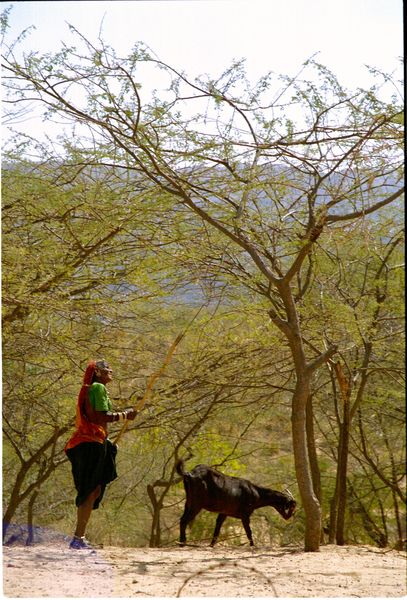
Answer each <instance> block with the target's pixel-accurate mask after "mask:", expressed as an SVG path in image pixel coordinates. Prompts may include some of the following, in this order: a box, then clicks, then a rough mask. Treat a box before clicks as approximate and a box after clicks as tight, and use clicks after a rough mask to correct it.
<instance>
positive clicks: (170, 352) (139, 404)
mask: <svg viewBox="0 0 407 600" xmlns="http://www.w3.org/2000/svg"><path fill="white" fill-rule="evenodd" d="M202 308H203V306H201V308H200V309H199V310H198V312H197V313H196V315H195V316H194V317H193V319H192V320H191V322H190V323H189V324H188V326H187V327H186V329H185V330H184V331H183V332H182V333H179V334H178V335H177V337H176V338H175V340H174V341H173V342H172V344H171V346H170V348H169V350H168V352H167V356H166V357H165V360H164V362H163V364H162V365H161V367H160V368H159V369H158V371H156V372H155V373H153V374H152V375H151V376H150V378H149V380H148V382H147V387H146V391H145V392H144V396H143V397H142V398H140V400H139V401H138V402H137V404H136V406H135V409H136V410H137V411H140V410H142V409H143V408H144V405H145V403H146V400H147V398H148V397H149V395H150V393H151V390H152V389H153V385H154V383H155V382H156V380H157V379H158V378H159V377H160V375H162V374H163V372H164V371H165V369H166V368H167V366H168V364H169V362H170V360H171V358H172V355H173V354H174V352H175V349H176V347H177V346H178V344H179V343H180V341H181V340H182V338H183V337H184V335H185V334H186V332H187V330H188V329H189V327H190V326H191V325H192V323H193V322H194V321H195V319H196V317H197V316H198V315H199V313H200V312H201V310H202ZM128 424H129V419H126V421H125V422H124V423H123V426H122V428H121V430H120V431H119V433H118V434H117V437H116V439H115V440H114V443H115V444H117V443H118V441H119V440H120V438H121V437H122V435H123V434H124V432H125V431H126V429H127V427H128Z"/></svg>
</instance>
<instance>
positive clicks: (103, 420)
mask: <svg viewBox="0 0 407 600" xmlns="http://www.w3.org/2000/svg"><path fill="white" fill-rule="evenodd" d="M110 381H112V369H111V368H110V367H109V365H108V363H107V362H106V361H105V360H97V361H94V360H93V361H91V362H89V364H88V366H87V368H86V371H85V374H84V377H83V384H82V387H81V391H80V392H79V396H78V402H77V406H76V422H75V426H76V430H75V432H74V434H73V435H72V437H71V438H70V440H69V441H68V443H67V444H66V446H65V452H66V454H67V456H68V458H69V460H70V462H71V465H72V475H73V479H74V483H75V488H76V491H77V496H76V501H75V502H76V506H77V522H76V529H75V533H74V536H73V539H72V541H71V543H70V545H69V547H70V548H72V549H74V550H81V549H91V548H92V546H90V544H89V542H88V541H87V540H86V538H85V530H86V526H87V524H88V521H89V518H90V515H91V513H92V510H94V509H97V508H98V507H99V503H100V501H101V500H102V497H103V494H104V491H105V488H106V485H107V484H108V483H110V482H111V481H113V480H114V479H116V477H117V473H116V453H117V447H116V446H115V445H114V444H113V443H112V442H111V441H110V440H109V439H108V437H107V436H108V430H107V423H112V422H114V421H120V420H125V419H131V420H133V419H134V418H135V416H136V414H137V411H136V409H135V408H128V409H126V410H125V411H122V412H113V411H112V403H111V401H110V398H109V394H108V392H107V389H106V385H107V384H108V383H109V382H110Z"/></svg>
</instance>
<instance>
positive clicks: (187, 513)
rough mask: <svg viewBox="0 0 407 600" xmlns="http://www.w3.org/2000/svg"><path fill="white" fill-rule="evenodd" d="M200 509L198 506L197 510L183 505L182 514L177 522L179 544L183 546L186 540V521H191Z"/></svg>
mask: <svg viewBox="0 0 407 600" xmlns="http://www.w3.org/2000/svg"><path fill="white" fill-rule="evenodd" d="M200 510H201V509H200V508H199V509H197V510H194V509H192V508H191V507H190V506H187V505H185V509H184V512H183V515H182V517H181V519H180V522H179V526H180V536H179V543H180V544H181V546H184V545H185V543H186V541H187V538H186V528H187V525H188V523H190V522H191V521H193V520H194V519H195V517H196V515H197V514H198V513H199V512H200Z"/></svg>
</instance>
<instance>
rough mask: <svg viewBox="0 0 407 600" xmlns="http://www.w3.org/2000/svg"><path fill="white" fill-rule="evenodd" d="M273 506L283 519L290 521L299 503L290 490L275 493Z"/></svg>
mask: <svg viewBox="0 0 407 600" xmlns="http://www.w3.org/2000/svg"><path fill="white" fill-rule="evenodd" d="M273 506H274V508H275V509H276V510H277V511H278V512H279V513H280V515H281V516H282V517H283V519H285V520H286V521H288V519H289V518H290V517H291V516H292V515H293V513H294V511H295V508H296V506H297V503H296V501H295V500H294V497H293V495H292V493H291V492H290V490H288V489H286V490H284V492H274V502H273Z"/></svg>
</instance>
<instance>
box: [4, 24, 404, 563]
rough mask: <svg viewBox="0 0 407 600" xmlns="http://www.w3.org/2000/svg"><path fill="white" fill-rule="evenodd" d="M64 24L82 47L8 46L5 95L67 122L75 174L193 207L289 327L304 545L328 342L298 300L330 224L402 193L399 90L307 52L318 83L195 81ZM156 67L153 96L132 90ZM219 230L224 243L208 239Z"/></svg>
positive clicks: (234, 75) (216, 264) (235, 268)
mask: <svg viewBox="0 0 407 600" xmlns="http://www.w3.org/2000/svg"><path fill="white" fill-rule="evenodd" d="M71 30H72V31H73V32H74V34H75V35H76V40H77V44H78V47H68V46H64V47H63V49H62V50H61V52H59V53H58V54H55V55H45V56H42V57H41V56H39V55H38V54H37V53H30V54H29V55H26V56H23V57H21V58H19V59H18V60H17V59H16V58H15V54H14V52H15V51H16V50H15V49H14V48H13V47H11V48H10V49H9V50H8V51H6V53H5V56H4V58H3V69H4V81H5V84H6V86H8V88H9V93H10V102H12V103H13V105H14V106H15V107H17V108H20V107H23V106H24V103H27V101H29V102H31V103H32V102H33V101H34V100H38V101H40V102H41V103H42V104H43V106H44V107H46V108H47V110H48V118H52V115H57V116H58V119H60V118H61V116H64V117H65V119H66V121H67V122H72V123H73V124H74V125H75V127H76V129H75V132H76V136H77V138H76V139H77V142H76V145H77V147H76V148H74V147H73V143H72V138H71V139H70V140H68V139H66V140H65V151H66V153H67V155H69V154H70V153H71V156H72V160H75V158H74V157H75V156H76V160H77V164H78V169H81V168H82V167H83V165H84V164H86V163H87V164H104V165H111V166H112V168H120V169H122V170H123V172H124V171H127V172H129V171H131V172H132V173H133V174H134V178H135V179H137V178H139V179H140V178H146V179H148V180H149V181H150V182H151V186H152V187H156V188H157V193H158V192H159V193H160V194H161V195H163V194H164V195H166V196H167V198H168V199H170V200H171V199H172V204H173V206H172V211H178V210H180V209H181V207H182V208H183V209H185V208H187V209H188V210H190V211H192V213H194V214H195V215H196V216H197V217H198V218H199V220H200V221H201V225H202V228H201V231H202V240H201V242H202V243H203V244H205V246H206V248H207V252H208V267H207V269H208V275H209V274H211V275H212V276H213V275H214V274H215V275H216V277H217V278H218V279H222V277H227V278H229V279H230V278H231V279H232V280H233V281H234V282H236V283H239V285H243V286H246V288H247V289H248V290H250V292H251V294H250V295H251V296H252V293H254V294H255V295H256V296H257V297H258V301H259V308H260V307H261V309H262V310H263V311H264V315H265V316H266V315H268V317H269V318H270V319H271V321H272V323H273V324H274V326H276V327H277V328H278V329H279V330H280V331H281V332H282V333H283V334H284V336H285V339H286V342H287V344H288V346H289V349H290V351H291V354H292V360H293V364H294V367H295V374H296V382H295V386H294V390H293V395H292V435H293V450H294V458H295V468H296V476H297V481H298V486H299V490H300V495H301V500H302V504H303V506H304V510H305V514H306V533H305V549H306V550H308V551H316V550H318V548H319V543H320V532H321V509H320V504H319V502H318V499H317V497H316V495H315V493H314V489H313V482H312V477H311V473H310V468H309V457H308V444H307V433H306V411H307V403H308V400H309V398H310V393H311V384H312V378H313V375H314V374H315V372H316V371H317V369H318V368H319V367H320V366H321V365H323V364H324V363H325V362H326V361H327V360H328V359H329V358H330V357H332V356H333V355H334V353H335V352H336V349H337V346H336V344H335V343H331V342H330V341H329V340H323V339H319V340H314V342H316V343H313V344H312V345H311V346H309V347H308V346H307V341H308V340H307V339H305V337H304V334H303V329H302V323H301V318H300V312H299V307H301V303H302V302H303V299H304V297H305V295H306V294H307V290H308V289H309V287H310V285H311V283H312V278H313V256H314V253H315V252H316V251H317V250H318V245H319V244H321V243H323V236H324V235H325V234H326V232H328V231H329V230H330V229H332V228H335V227H344V226H346V225H347V224H348V223H352V222H353V221H355V220H357V219H360V218H362V217H363V218H367V217H368V215H372V214H373V213H374V212H375V211H377V210H379V209H380V208H382V207H384V206H386V205H388V204H389V203H391V202H395V201H397V199H399V198H400V197H401V195H402V193H403V189H402V187H401V183H400V180H401V172H400V171H401V164H402V156H401V152H400V139H401V135H402V132H401V127H400V125H399V121H398V120H399V115H400V108H399V107H398V106H397V105H396V104H397V102H399V100H400V99H398V98H397V97H394V98H393V99H392V104H391V105H388V104H386V103H384V102H381V101H380V100H379V99H378V90H377V88H372V89H371V90H368V91H366V92H364V91H362V90H357V91H355V92H354V93H352V94H349V93H348V92H347V91H346V90H344V89H343V88H342V87H341V86H340V85H339V83H338V82H337V80H336V78H335V77H334V76H333V75H332V73H330V72H329V71H328V70H327V69H325V68H323V67H322V66H321V65H318V64H316V63H315V62H314V61H313V60H310V61H308V62H307V63H306V64H305V65H304V69H306V68H309V69H311V71H312V73H310V74H309V77H311V76H312V77H313V81H310V80H308V81H306V80H303V79H302V75H303V70H302V71H301V72H300V73H299V74H298V75H297V76H296V77H293V78H288V77H283V78H280V81H279V83H278V86H277V87H276V86H275V84H276V77H275V76H274V75H267V76H265V77H264V78H262V79H260V80H259V82H258V83H257V84H256V85H254V86H251V85H250V83H249V82H248V81H247V79H246V76H245V73H244V68H243V63H242V62H236V63H235V64H233V65H232V66H231V68H230V69H228V70H227V71H225V72H224V73H223V74H222V75H221V76H220V77H218V78H213V79H212V78H210V77H209V76H205V77H201V78H198V79H196V80H194V81H190V80H189V79H188V78H187V76H186V75H185V74H184V73H182V72H179V71H177V70H176V69H174V68H172V67H170V66H169V65H167V64H165V63H164V62H162V61H160V60H158V59H157V58H155V57H154V56H153V55H152V54H151V53H149V52H148V51H147V50H146V49H145V48H143V47H142V46H141V45H137V46H136V47H135V48H134V50H133V51H132V52H131V54H130V55H129V56H128V57H126V58H119V57H117V56H116V55H115V52H114V50H113V49H112V48H110V47H108V46H107V45H106V44H105V43H104V41H103V40H102V39H99V40H98V41H97V43H96V44H92V43H91V42H90V41H88V40H86V39H84V38H83V36H81V35H80V34H79V33H78V32H76V31H75V30H74V29H73V28H71ZM79 46H80V47H79ZM155 70H156V72H157V77H158V80H159V81H160V85H161V91H160V93H158V92H156V91H155V90H150V91H149V90H148V89H147V87H144V88H143V87H142V86H141V85H140V82H141V80H142V79H143V78H144V77H145V76H147V77H151V76H152V74H153V72H154V71H155ZM150 80H151V79H150ZM79 147H80V150H81V158H78V149H79ZM134 210H137V207H136V206H135V207H134ZM168 217H169V218H171V211H169V213H168ZM219 234H220V237H221V239H222V240H223V242H222V243H221V244H217V245H215V246H211V239H212V236H213V235H215V236H216V238H217V239H219ZM337 343H339V344H340V343H341V340H337Z"/></svg>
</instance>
